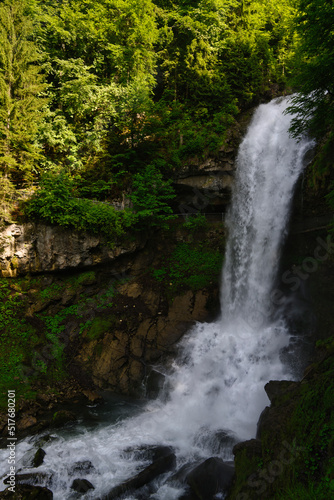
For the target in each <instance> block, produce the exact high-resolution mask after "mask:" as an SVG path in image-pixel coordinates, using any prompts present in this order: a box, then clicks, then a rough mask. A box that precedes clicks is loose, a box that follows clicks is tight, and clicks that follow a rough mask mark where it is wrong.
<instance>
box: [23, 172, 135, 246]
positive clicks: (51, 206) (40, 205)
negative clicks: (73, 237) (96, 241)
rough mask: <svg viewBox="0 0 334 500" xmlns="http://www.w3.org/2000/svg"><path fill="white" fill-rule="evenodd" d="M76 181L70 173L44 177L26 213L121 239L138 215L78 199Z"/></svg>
mask: <svg viewBox="0 0 334 500" xmlns="http://www.w3.org/2000/svg"><path fill="white" fill-rule="evenodd" d="M76 194H77V192H76V185H75V181H74V180H73V179H72V178H71V177H70V176H69V175H67V174H64V173H62V174H52V173H48V174H45V175H44V176H43V178H42V180H41V187H40V189H39V190H38V191H37V192H36V194H35V195H34V197H33V198H32V199H31V200H30V201H29V202H28V203H27V205H26V214H27V215H28V216H29V217H36V218H39V219H42V220H44V221H46V222H49V223H52V224H59V225H60V226H64V227H73V228H74V229H77V230H79V231H89V232H92V233H94V234H102V235H104V236H105V237H106V238H107V240H108V241H112V239H114V238H115V237H118V236H121V235H122V234H123V233H124V232H125V230H126V228H128V227H129V226H131V225H132V224H133V223H134V222H135V220H136V216H135V215H134V214H133V213H132V212H129V211H117V210H116V209H115V208H114V207H113V206H111V205H108V204H106V203H102V202H94V201H92V200H88V199H86V198H77V197H76Z"/></svg>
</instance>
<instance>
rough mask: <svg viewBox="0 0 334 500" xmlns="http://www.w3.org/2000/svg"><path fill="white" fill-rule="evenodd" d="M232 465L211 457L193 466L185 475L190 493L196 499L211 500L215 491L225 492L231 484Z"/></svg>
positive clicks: (232, 475)
mask: <svg viewBox="0 0 334 500" xmlns="http://www.w3.org/2000/svg"><path fill="white" fill-rule="evenodd" d="M233 477H234V467H232V466H231V465H227V464H225V463H224V462H223V460H221V459H220V458H216V457H212V458H208V459H207V460H205V462H203V463H201V464H200V465H198V466H197V467H195V468H194V469H193V470H192V471H191V472H189V474H188V475H187V477H186V482H187V484H188V485H189V486H190V490H191V493H193V495H194V496H195V498H196V499H198V500H212V498H213V497H214V495H216V494H217V493H226V492H227V491H228V489H229V488H230V486H231V484H232V480H233Z"/></svg>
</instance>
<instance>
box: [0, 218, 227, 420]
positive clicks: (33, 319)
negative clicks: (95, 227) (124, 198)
mask: <svg viewBox="0 0 334 500" xmlns="http://www.w3.org/2000/svg"><path fill="white" fill-rule="evenodd" d="M1 237H2V252H1V257H0V265H1V273H2V278H1V279H0V281H1V284H0V292H1V297H2V306H0V329H1V333H2V337H1V338H2V341H1V343H0V366H2V372H3V373H2V375H1V377H0V384H2V385H3V386H4V388H5V386H6V380H7V379H6V377H7V378H8V373H7V372H8V371H9V374H10V375H9V376H10V379H11V380H12V384H14V385H15V388H16V390H17V395H18V396H19V395H20V394H22V395H25V394H27V393H29V391H31V390H32V391H37V395H41V394H44V393H48V392H51V393H54V387H56V386H58V385H59V384H61V385H62V384H63V383H65V382H66V383H67V381H69V380H72V381H73V383H72V382H71V383H70V385H71V387H72V386H73V387H75V386H77V384H79V385H80V386H81V388H82V389H81V390H86V389H87V388H89V389H93V390H94V389H95V390H98V389H103V390H104V389H111V390H113V391H115V392H119V393H123V394H129V395H135V396H141V395H143V394H144V393H145V391H147V394H149V395H150V396H154V395H155V394H156V393H157V391H158V390H159V387H160V385H161V383H162V380H163V375H162V373H160V372H161V371H162V372H163V371H164V368H163V366H165V367H166V363H167V364H168V362H169V360H171V359H172V358H173V356H175V354H176V344H177V342H178V340H179V339H180V338H181V337H182V336H183V335H184V334H185V333H186V332H187V331H189V329H190V328H191V326H192V325H193V324H194V322H195V321H206V320H210V318H213V317H214V315H215V314H216V313H217V311H218V310H219V259H218V260H217V255H218V254H219V255H220V256H221V255H222V254H223V250H224V229H223V227H222V224H221V223H215V224H209V225H208V226H207V227H206V228H204V229H203V228H201V230H200V231H197V230H195V232H194V230H189V229H185V228H184V227H183V220H181V221H175V223H174V225H173V227H171V228H170V229H169V230H168V231H158V232H157V233H156V234H155V235H154V234H152V235H151V237H150V239H149V240H148V241H145V239H144V238H143V239H140V238H138V239H137V240H133V239H131V240H130V239H129V241H128V243H127V244H122V245H118V246H116V245H115V247H114V248H113V249H110V248H108V247H107V246H106V245H104V243H103V241H102V240H100V239H99V238H96V237H90V236H86V235H79V234H76V233H75V232H72V231H70V230H62V229H60V228H53V227H48V226H45V225H42V224H24V225H21V226H19V225H11V226H8V227H7V228H6V229H5V230H3V231H2V233H1ZM203 245H204V246H203ZM205 245H206V246H205ZM175 249H177V250H178V251H181V253H182V258H184V259H186V260H187V262H188V264H189V265H190V267H191V268H192V269H195V271H194V273H195V274H196V272H197V271H198V269H197V267H198V261H197V260H196V259H198V256H199V255H201V252H203V251H204V252H208V253H207V255H210V256H212V257H213V258H214V259H216V261H217V264H216V265H215V266H216V267H215V270H214V274H212V277H211V278H210V277H209V279H207V277H205V279H206V282H205V284H204V285H203V284H202V281H201V279H202V278H201V276H200V277H199V278H200V280H199V282H198V283H197V282H195V283H194V284H191V283H190V282H189V283H188V282H186V278H188V276H187V275H186V274H185V275H184V280H183V274H182V272H181V268H180V270H179V267H180V266H179V262H178V257H177V256H176V257H175V255H174V252H175ZM194 249H195V250H194ZM192 251H194V256H193V257H191V258H190V257H189V255H190V254H191V252H192ZM210 252H211V253H210ZM217 252H218V253H217ZM192 258H194V261H192V260H191V259H192ZM189 259H190V260H189ZM220 261H221V260H220ZM217 265H218V267H217ZM168 266H169V267H168ZM174 266H176V267H177V272H176V271H175V268H174ZM170 276H173V277H172V278H171V277H170ZM190 276H191V277H193V275H192V274H191V275H190ZM195 278H196V276H195ZM196 279H197V278H196ZM12 345H15V346H16V347H15V350H13V349H11V346H12ZM157 365H161V368H160V369H157ZM153 366H154V367H155V369H154V368H153ZM61 391H63V389H61ZM79 391H80V390H79ZM72 392H73V391H72ZM4 393H5V391H4ZM64 394H66V391H65V392H64ZM38 397H39V396H38ZM32 416H33V417H34V418H31V419H25V420H24V422H25V423H22V425H24V427H30V423H31V425H32V426H33V425H34V422H35V423H36V418H35V410H34V412H33V413H32ZM18 418H20V417H18ZM22 418H23V417H22ZM29 422H30V423H29ZM20 425H21V424H20Z"/></svg>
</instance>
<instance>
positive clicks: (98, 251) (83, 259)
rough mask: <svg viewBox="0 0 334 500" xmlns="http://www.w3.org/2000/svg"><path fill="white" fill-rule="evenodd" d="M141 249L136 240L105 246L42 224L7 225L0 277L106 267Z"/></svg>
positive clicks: (0, 240)
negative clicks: (101, 265)
mask: <svg viewBox="0 0 334 500" xmlns="http://www.w3.org/2000/svg"><path fill="white" fill-rule="evenodd" d="M141 246H142V243H141V242H140V241H138V240H133V239H131V240H130V238H128V239H127V242H126V244H123V245H122V244H115V246H114V247H113V248H111V247H109V246H107V245H106V244H105V242H104V241H103V239H102V238H100V237H98V236H95V235H92V234H85V233H78V232H76V231H73V230H71V229H64V228H61V227H56V226H49V225H46V224H35V223H25V224H21V225H17V224H11V225H10V226H7V227H6V228H5V229H3V230H2V231H1V232H0V276H2V277H16V276H20V275H24V274H27V273H40V272H44V271H47V272H49V271H62V270H66V269H78V268H85V267H89V266H94V265H97V264H103V263H108V262H111V261H113V260H114V259H116V258H117V257H119V256H121V255H124V254H129V253H132V252H134V251H135V250H137V249H138V248H140V247H141Z"/></svg>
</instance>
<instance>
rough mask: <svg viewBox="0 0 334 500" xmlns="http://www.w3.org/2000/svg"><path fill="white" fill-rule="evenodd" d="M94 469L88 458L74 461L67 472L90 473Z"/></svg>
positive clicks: (73, 473)
mask: <svg viewBox="0 0 334 500" xmlns="http://www.w3.org/2000/svg"><path fill="white" fill-rule="evenodd" d="M94 471H95V467H94V465H93V464H92V462H91V461H90V460H83V461H82V462H75V463H74V464H73V465H72V466H71V467H70V468H69V469H68V474H69V475H70V476H74V475H75V474H90V473H91V472H94Z"/></svg>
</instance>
